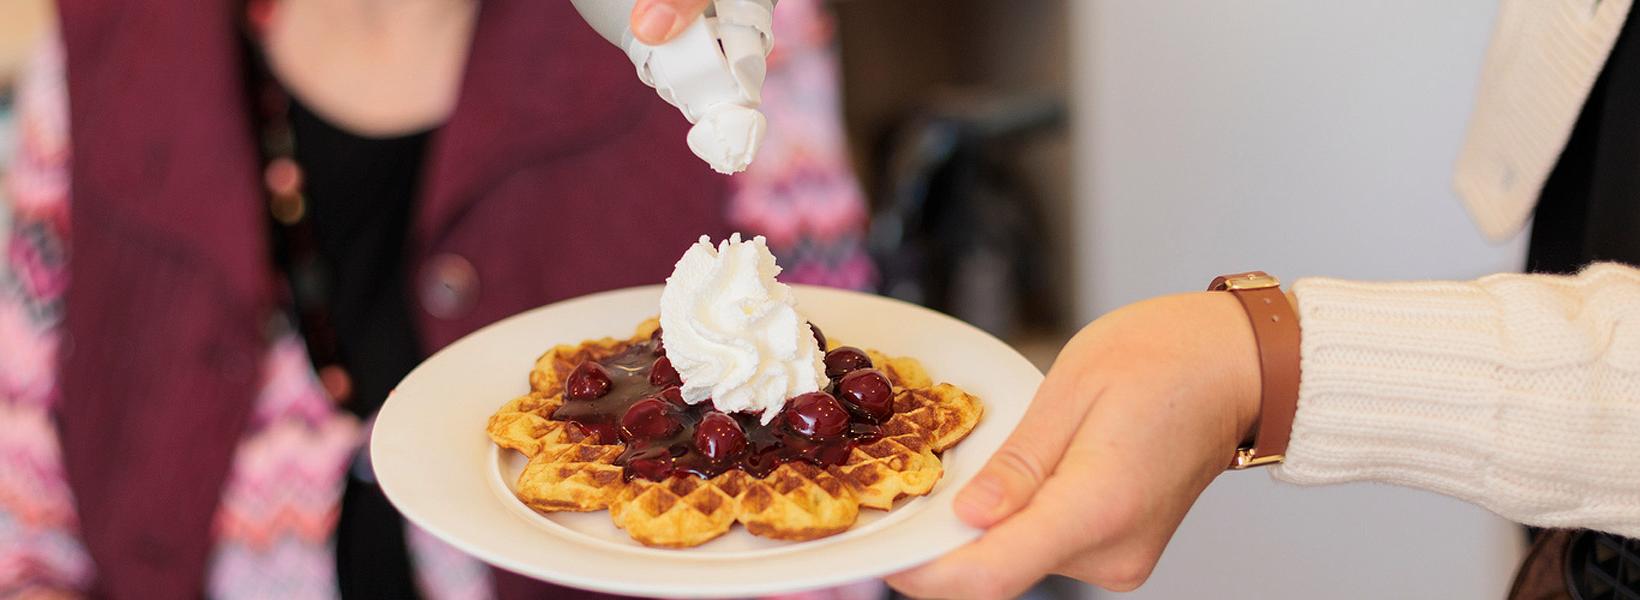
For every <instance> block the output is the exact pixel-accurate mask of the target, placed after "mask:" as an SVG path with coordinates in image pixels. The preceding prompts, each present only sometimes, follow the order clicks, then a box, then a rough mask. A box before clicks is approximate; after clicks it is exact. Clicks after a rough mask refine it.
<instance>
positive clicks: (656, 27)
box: [631, 0, 710, 46]
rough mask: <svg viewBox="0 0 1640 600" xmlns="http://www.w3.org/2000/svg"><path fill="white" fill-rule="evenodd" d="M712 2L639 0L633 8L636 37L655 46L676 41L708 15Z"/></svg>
mask: <svg viewBox="0 0 1640 600" xmlns="http://www.w3.org/2000/svg"><path fill="white" fill-rule="evenodd" d="M709 1H710V0H638V3H637V4H634V5H632V24H631V26H632V37H635V38H638V41H640V42H643V43H645V44H649V45H651V46H659V45H661V44H664V43H667V42H670V41H672V38H674V37H677V35H678V33H679V32H681V31H683V29H684V28H685V27H688V26H689V24H690V23H693V22H694V21H695V19H696V18H698V17H700V15H701V14H703V13H705V12H706V5H707V3H708V2H709Z"/></svg>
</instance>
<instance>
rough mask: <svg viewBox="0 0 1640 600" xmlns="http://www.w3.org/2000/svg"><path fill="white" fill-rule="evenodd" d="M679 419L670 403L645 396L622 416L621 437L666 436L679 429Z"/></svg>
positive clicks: (630, 438) (648, 437)
mask: <svg viewBox="0 0 1640 600" xmlns="http://www.w3.org/2000/svg"><path fill="white" fill-rule="evenodd" d="M678 427H679V424H678V420H677V419H676V418H675V417H673V416H672V414H671V411H670V405H668V404H667V403H666V401H665V400H661V399H659V398H645V399H643V400H639V401H638V402H637V404H633V405H632V408H628V409H626V414H625V415H622V416H621V439H624V440H628V441H630V440H644V439H654V438H658V437H665V436H668V435H671V434H672V433H673V432H675V431H677V430H678Z"/></svg>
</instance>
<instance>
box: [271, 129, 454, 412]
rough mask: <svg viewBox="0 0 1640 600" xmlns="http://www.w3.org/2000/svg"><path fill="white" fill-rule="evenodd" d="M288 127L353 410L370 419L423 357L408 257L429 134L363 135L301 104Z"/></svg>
mask: <svg viewBox="0 0 1640 600" xmlns="http://www.w3.org/2000/svg"><path fill="white" fill-rule="evenodd" d="M290 127H291V133H292V136H293V137H294V138H295V139H296V155H295V158H296V162H297V164H299V165H301V167H302V174H303V182H304V192H305V193H306V194H307V206H308V218H309V219H311V220H312V225H313V231H314V238H315V239H314V241H315V242H316V244H317V246H318V253H319V257H320V259H321V262H322V263H323V264H324V266H325V272H323V273H322V275H321V277H322V278H323V280H324V281H323V282H322V285H323V287H324V290H325V292H326V293H325V294H323V296H322V298H323V301H324V302H325V304H326V308H327V309H328V312H329V316H330V320H331V322H332V323H334V328H335V334H336V345H337V352H338V354H339V357H338V358H340V359H341V363H342V364H343V365H345V366H346V368H347V372H348V374H349V375H350V376H351V377H352V382H353V396H352V399H351V401H350V402H348V403H347V408H348V409H349V410H351V411H353V413H354V414H357V415H359V416H360V417H367V416H369V415H371V414H374V413H375V412H376V410H377V409H379V408H381V405H382V402H383V401H384V400H386V399H387V393H388V392H389V391H392V389H393V386H395V385H398V383H399V380H400V379H403V378H404V376H405V375H407V374H409V373H410V370H411V369H413V368H415V366H416V363H418V362H420V359H421V349H420V347H419V344H418V343H417V341H416V330H415V324H414V322H413V321H412V320H411V318H410V306H409V301H408V299H407V295H406V294H408V293H409V288H408V285H407V283H406V275H405V269H406V267H405V264H404V263H405V255H404V249H405V235H406V232H408V231H409V227H410V216H411V213H412V211H413V210H414V208H415V207H414V198H415V190H416V187H417V184H418V183H419V180H420V176H419V175H420V171H421V163H422V156H423V154H424V153H425V150H426V147H427V138H428V136H429V134H428V133H425V132H424V133H417V134H413V135H407V136H402V137H391V138H368V137H363V136H359V135H355V134H353V133H349V132H347V131H343V130H341V129H339V128H337V127H335V126H333V125H331V124H330V123H327V122H325V121H324V120H323V119H321V118H319V117H318V116H316V115H314V114H313V113H312V112H310V111H308V110H307V109H306V108H305V107H303V106H301V105H300V104H298V103H295V102H292V103H291V110H290Z"/></svg>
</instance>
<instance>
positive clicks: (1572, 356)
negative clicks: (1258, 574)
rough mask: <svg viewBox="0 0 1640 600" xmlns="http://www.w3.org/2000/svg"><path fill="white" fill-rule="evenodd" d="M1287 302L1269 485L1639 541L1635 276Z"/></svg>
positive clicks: (1353, 290) (1501, 282) (1316, 286)
mask: <svg viewBox="0 0 1640 600" xmlns="http://www.w3.org/2000/svg"><path fill="white" fill-rule="evenodd" d="M1293 292H1294V295H1295V296H1296V297H1297V301H1298V310H1299V320H1300V323H1301V326H1302V328H1303V347H1302V350H1301V354H1302V365H1303V379H1302V381H1301V382H1300V385H1299V403H1298V413H1297V415H1296V417H1295V419H1294V423H1293V434H1292V444H1291V446H1290V447H1289V449H1288V453H1287V460H1286V462H1285V464H1283V465H1281V466H1280V467H1278V468H1277V469H1276V471H1275V475H1276V477H1277V478H1279V479H1282V480H1285V481H1289V482H1294V483H1301V484H1318V483H1334V482H1344V481H1362V480H1368V481H1380V482H1386V483H1394V484H1400V485H1406V486H1411V487H1416V488H1423V489H1427V490H1432V491H1435V492H1439V493H1442V494H1447V495H1450V496H1455V497H1457V498H1461V499H1463V500H1467V501H1470V502H1474V503H1476V504H1479V505H1481V506H1484V507H1486V508H1488V509H1491V510H1492V511H1494V512H1497V513H1498V514H1500V515H1503V516H1504V517H1506V518H1509V519H1512V520H1515V521H1519V522H1521V523H1526V524H1529V525H1537V526H1544V527H1584V528H1589V529H1597V530H1603V531H1609V532H1614V533H1618V534H1621V535H1625V536H1630V537H1640V270H1635V269H1632V268H1628V267H1622V266H1617V265H1610V264H1607V265H1597V266H1594V267H1590V268H1589V269H1587V270H1585V271H1583V272H1582V273H1580V274H1578V275H1576V276H1571V277H1559V276H1545V275H1494V276H1491V277H1486V278H1483V279H1480V280H1477V281H1473V282H1420V283H1361V282H1350V281H1338V280H1331V279H1306V280H1301V281H1299V282H1298V283H1297V284H1296V285H1295V286H1293Z"/></svg>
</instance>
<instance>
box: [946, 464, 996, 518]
mask: <svg viewBox="0 0 1640 600" xmlns="http://www.w3.org/2000/svg"><path fill="white" fill-rule="evenodd" d="M1001 503H1002V484H1001V483H998V482H997V480H996V478H994V477H987V476H984V475H981V476H979V477H976V478H974V480H973V481H972V482H970V483H969V484H968V486H967V487H964V488H962V492H961V493H959V494H957V500H956V510H957V516H958V517H961V518H962V519H963V520H964V521H968V522H969V524H975V525H980V524H989V523H986V521H987V520H988V519H989V518H990V516H991V515H992V514H993V513H995V512H996V508H997V505H998V504H1001Z"/></svg>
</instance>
